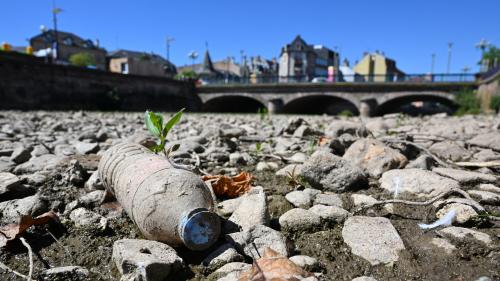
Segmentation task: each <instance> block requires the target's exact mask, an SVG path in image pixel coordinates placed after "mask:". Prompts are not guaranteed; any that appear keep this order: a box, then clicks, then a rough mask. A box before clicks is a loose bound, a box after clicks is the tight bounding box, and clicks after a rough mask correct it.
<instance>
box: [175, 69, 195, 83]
mask: <svg viewBox="0 0 500 281" xmlns="http://www.w3.org/2000/svg"><path fill="white" fill-rule="evenodd" d="M175 79H178V80H186V79H194V80H195V79H198V74H196V72H194V71H193V70H191V69H186V70H183V71H182V72H181V73H178V74H177V75H175Z"/></svg>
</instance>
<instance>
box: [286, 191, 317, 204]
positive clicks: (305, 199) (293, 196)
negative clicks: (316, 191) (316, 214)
mask: <svg viewBox="0 0 500 281" xmlns="http://www.w3.org/2000/svg"><path fill="white" fill-rule="evenodd" d="M285 198H286V200H287V201H288V202H290V203H292V205H294V206H295V207H298V208H301V207H305V208H308V207H310V206H311V205H312V201H313V200H314V197H313V196H312V194H311V193H310V192H304V191H303V190H295V191H292V192H290V193H288V194H287V195H285Z"/></svg>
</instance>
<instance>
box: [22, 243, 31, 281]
mask: <svg viewBox="0 0 500 281" xmlns="http://www.w3.org/2000/svg"><path fill="white" fill-rule="evenodd" d="M19 240H21V243H23V245H24V247H26V249H28V256H29V259H30V271H29V273H28V278H27V280H28V281H31V280H33V279H31V276H33V251H32V250H31V246H30V244H28V242H26V239H24V237H21V238H19Z"/></svg>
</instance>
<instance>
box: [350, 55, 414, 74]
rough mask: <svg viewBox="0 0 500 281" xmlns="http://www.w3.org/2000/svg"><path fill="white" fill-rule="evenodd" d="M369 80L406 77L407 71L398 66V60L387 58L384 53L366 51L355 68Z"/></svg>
mask: <svg viewBox="0 0 500 281" xmlns="http://www.w3.org/2000/svg"><path fill="white" fill-rule="evenodd" d="M353 70H354V72H356V74H359V75H361V76H362V77H363V78H364V81H368V82H389V81H391V82H393V81H400V80H403V79H404V76H405V73H404V72H402V71H401V70H399V69H398V68H397V67H396V61H395V60H393V59H390V58H387V57H386V56H385V55H384V54H383V53H380V52H378V51H376V52H375V53H365V54H364V56H363V58H362V59H361V60H360V61H359V62H358V63H357V64H356V65H355V66H354V68H353Z"/></svg>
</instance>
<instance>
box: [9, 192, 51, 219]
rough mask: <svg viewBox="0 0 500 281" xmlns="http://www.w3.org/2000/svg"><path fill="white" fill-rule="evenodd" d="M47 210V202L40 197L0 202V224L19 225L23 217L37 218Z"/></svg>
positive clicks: (34, 196)
mask: <svg viewBox="0 0 500 281" xmlns="http://www.w3.org/2000/svg"><path fill="white" fill-rule="evenodd" d="M47 208H48V206H47V202H46V201H45V200H42V199H41V198H40V196H38V195H33V196H28V197H25V198H22V199H14V200H9V201H5V202H0V213H1V214H2V216H1V218H0V222H1V223H2V224H8V223H17V222H18V221H19V218H20V217H21V216H25V215H30V216H32V217H35V216H38V215H41V214H42V213H44V212H46V211H47V210H48V209H47Z"/></svg>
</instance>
